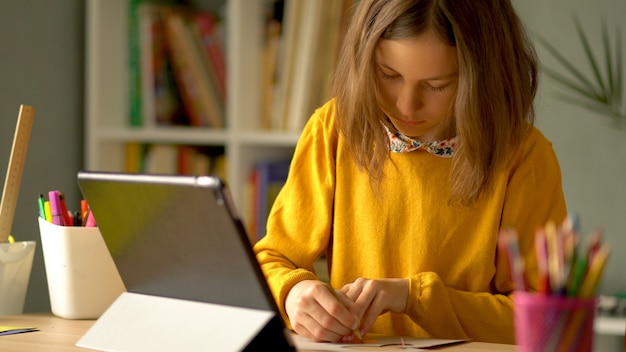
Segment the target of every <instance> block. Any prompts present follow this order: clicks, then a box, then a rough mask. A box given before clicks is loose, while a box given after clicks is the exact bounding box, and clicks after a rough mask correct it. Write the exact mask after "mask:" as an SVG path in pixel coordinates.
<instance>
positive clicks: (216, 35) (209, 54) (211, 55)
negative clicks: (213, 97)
mask: <svg viewBox="0 0 626 352" xmlns="http://www.w3.org/2000/svg"><path fill="white" fill-rule="evenodd" d="M193 19H194V21H193V24H194V27H195V28H196V29H197V31H198V34H199V35H200V39H201V45H202V48H203V49H204V54H205V57H206V60H207V61H208V63H209V64H210V68H211V70H210V71H211V72H212V73H214V75H215V79H216V82H217V84H216V85H217V88H218V92H219V95H220V98H221V99H222V101H224V100H225V99H226V62H225V58H224V45H223V43H222V40H221V37H220V30H221V26H220V24H219V23H218V22H217V20H216V16H215V15H214V14H213V13H211V12H206V11H200V12H198V13H196V14H195V16H194V18H193Z"/></svg>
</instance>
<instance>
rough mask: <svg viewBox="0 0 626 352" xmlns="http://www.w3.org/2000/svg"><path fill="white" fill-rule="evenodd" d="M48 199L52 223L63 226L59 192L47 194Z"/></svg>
mask: <svg viewBox="0 0 626 352" xmlns="http://www.w3.org/2000/svg"><path fill="white" fill-rule="evenodd" d="M48 199H49V200H50V211H51V213H52V223H53V224H55V225H59V226H63V215H62V214H61V199H60V197H59V191H50V192H48Z"/></svg>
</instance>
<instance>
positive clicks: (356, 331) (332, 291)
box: [326, 283, 363, 341]
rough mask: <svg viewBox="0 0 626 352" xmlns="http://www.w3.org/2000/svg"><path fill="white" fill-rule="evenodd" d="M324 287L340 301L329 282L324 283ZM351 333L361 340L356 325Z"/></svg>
mask: <svg viewBox="0 0 626 352" xmlns="http://www.w3.org/2000/svg"><path fill="white" fill-rule="evenodd" d="M326 288H328V290H329V291H330V293H331V294H332V295H333V296H334V297H335V298H336V299H337V300H338V301H339V302H341V298H339V296H338V295H337V292H336V291H335V289H334V288H333V287H332V286H330V284H328V283H326ZM352 333H353V334H354V336H356V337H357V338H358V339H359V340H360V341H363V337H362V336H361V332H360V331H359V328H358V327H357V328H356V329H354V330H352Z"/></svg>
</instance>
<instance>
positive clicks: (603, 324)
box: [593, 316, 626, 336]
mask: <svg viewBox="0 0 626 352" xmlns="http://www.w3.org/2000/svg"><path fill="white" fill-rule="evenodd" d="M593 329H594V331H595V332H596V334H599V335H616V336H624V335H626V317H607V316H596V317H595V319H594V327H593Z"/></svg>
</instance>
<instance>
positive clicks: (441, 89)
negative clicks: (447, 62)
mask: <svg viewBox="0 0 626 352" xmlns="http://www.w3.org/2000/svg"><path fill="white" fill-rule="evenodd" d="M425 85H426V87H427V88H428V89H430V90H432V91H433V92H443V91H444V90H446V89H448V87H450V85H449V84H446V85H443V86H433V85H430V84H428V83H425Z"/></svg>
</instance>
